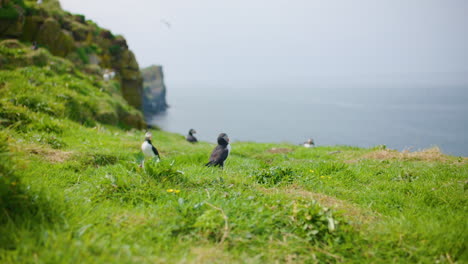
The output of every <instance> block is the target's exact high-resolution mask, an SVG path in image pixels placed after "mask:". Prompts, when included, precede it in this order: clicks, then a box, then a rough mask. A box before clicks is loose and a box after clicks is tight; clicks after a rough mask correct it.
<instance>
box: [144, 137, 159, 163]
mask: <svg viewBox="0 0 468 264" xmlns="http://www.w3.org/2000/svg"><path fill="white" fill-rule="evenodd" d="M152 138H153V134H151V132H146V134H145V141H144V142H143V144H141V150H142V151H143V154H144V155H145V157H148V158H154V157H158V159H161V157H160V156H159V152H158V150H157V149H156V148H155V147H154V146H153V144H152V143H151V139H152Z"/></svg>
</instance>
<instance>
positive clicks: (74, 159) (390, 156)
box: [0, 67, 468, 263]
mask: <svg viewBox="0 0 468 264" xmlns="http://www.w3.org/2000/svg"><path fill="white" fill-rule="evenodd" d="M31 74H32V75H31ZM31 80H32V81H31ZM73 83H76V84H79V85H77V86H73V85H70V84H73ZM67 84H68V85H67ZM100 85H103V84H102V83H101V82H94V81H93V80H88V79H87V78H86V76H81V75H80V74H71V73H69V72H63V73H60V74H57V71H53V70H51V69H50V68H48V67H42V68H41V67H24V68H19V69H11V70H8V71H0V103H1V104H2V108H1V111H0V114H1V116H0V117H1V122H0V125H2V126H3V129H2V132H1V133H0V136H1V138H2V140H1V142H0V159H1V162H2V166H0V172H1V177H0V202H1V204H0V262H2V263H17V262H39V263H57V262H58V263H60V262H62V263H69V262H76V263H106V262H107V263H109V262H146V263H154V262H156V263H158V262H195V263H206V262H208V263H212V262H218V263H228V262H253V263H260V262H262V263H269V262H273V261H281V262H288V261H295V262H316V261H325V262H341V261H344V262H355V263H362V262H381V263H388V262H398V263H401V262H409V261H411V262H436V261H441V262H446V263H452V262H459V263H463V262H467V261H468V256H467V252H466V244H467V221H466V216H467V200H468V199H467V193H466V191H465V189H466V179H467V178H468V165H467V160H466V159H464V158H456V157H447V156H444V155H441V154H440V153H438V152H436V151H434V152H430V151H428V152H422V153H413V154H402V153H397V152H392V151H388V150H385V149H383V148H374V149H360V148H354V147H346V146H336V147H317V148H314V149H305V148H301V147H299V146H292V145H287V144H259V143H249V142H234V143H233V144H232V145H233V151H232V155H231V156H230V157H229V160H228V162H227V164H226V168H225V169H224V170H220V169H217V168H207V167H204V166H203V164H204V163H205V162H206V161H207V159H208V156H209V153H210V151H211V150H212V148H213V145H212V144H209V143H203V142H202V143H200V144H197V145H191V144H189V143H187V142H185V141H184V138H183V137H182V136H180V135H176V134H171V133H167V132H162V131H153V134H154V142H155V145H156V146H157V147H158V149H159V150H160V152H161V153H162V155H163V161H162V162H160V163H154V162H151V161H147V162H146V166H145V168H144V169H143V168H140V167H139V166H138V165H139V163H140V161H141V159H142V156H141V153H140V150H139V146H140V144H141V141H142V138H143V136H144V132H142V131H137V130H124V129H121V128H118V127H116V126H110V125H102V124H101V123H99V122H98V121H96V120H95V119H97V118H98V117H99V115H98V112H99V111H98V110H99V109H101V108H99V107H98V108H96V109H97V110H93V111H91V112H89V113H88V112H86V109H84V108H83V104H80V103H79V102H88V103H89V104H90V105H91V106H93V105H98V104H97V102H99V100H98V99H99V98H104V99H105V100H106V101H108V104H109V105H113V104H123V103H122V101H121V100H120V99H118V98H117V99H115V100H114V99H112V95H111V94H110V93H106V92H105V91H104V92H103V91H101V90H100V89H99V87H100ZM104 90H105V89H104ZM61 94H66V95H67V96H68V97H67V98H69V99H67V100H66V101H62V99H63V97H61V96H58V95H61ZM57 96H58V97H57ZM70 101H71V102H74V101H77V102H78V104H72V105H73V106H76V107H77V109H78V110H82V111H83V112H82V113H81V114H83V116H82V115H76V114H78V113H76V112H67V111H66V110H67V109H66V108H67V106H66V104H65V102H70ZM91 108H92V107H91ZM107 108H108V107H106V108H104V109H107ZM57 109H58V110H57ZM110 111H111V112H112V108H110ZM4 138H8V139H7V140H5V139H4ZM5 141H8V145H9V149H10V152H11V153H12V155H9V154H8V152H5V150H4V146H5V145H4V144H5ZM336 151H340V152H339V153H336ZM334 152H335V153H334ZM12 169H13V170H12ZM168 190H169V191H168ZM173 190H177V191H173ZM327 207H328V208H332V210H328V209H326V208H327Z"/></svg>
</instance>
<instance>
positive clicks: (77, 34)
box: [0, 0, 143, 110]
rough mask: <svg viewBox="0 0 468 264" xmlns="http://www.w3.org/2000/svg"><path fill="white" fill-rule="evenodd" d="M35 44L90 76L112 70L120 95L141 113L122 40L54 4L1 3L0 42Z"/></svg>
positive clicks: (139, 91) (136, 75) (139, 84)
mask: <svg viewBox="0 0 468 264" xmlns="http://www.w3.org/2000/svg"><path fill="white" fill-rule="evenodd" d="M9 38H10V39H11V38H12V39H19V40H21V41H25V42H30V43H34V42H35V43H37V44H38V45H39V47H43V48H47V49H48V50H49V51H50V52H51V53H52V54H53V55H55V56H60V57H63V58H66V59H68V60H71V61H72V62H73V63H74V64H75V65H76V66H77V67H78V68H80V69H82V70H84V71H87V72H89V69H90V67H89V65H90V64H92V65H95V66H93V67H92V69H93V73H98V72H99V71H101V72H102V71H103V70H104V69H112V70H113V71H115V72H116V73H117V75H116V78H117V79H118V80H119V81H120V83H121V89H122V91H121V93H122V95H123V97H124V98H125V100H127V102H128V103H129V104H130V105H132V106H133V107H135V108H137V109H139V110H142V106H143V78H142V76H141V73H140V69H139V66H138V63H137V61H136V59H135V55H134V54H133V52H132V51H130V50H129V49H128V45H127V41H126V40H125V39H124V38H123V37H121V36H114V34H112V32H110V31H108V30H105V29H102V28H99V27H98V26H97V25H96V24H94V23H93V22H92V21H89V20H88V21H87V20H86V19H85V17H84V16H82V15H72V14H70V13H68V12H65V11H63V10H62V9H61V7H60V3H59V2H58V1H57V0H43V1H42V3H41V4H38V3H37V1H36V0H0V39H9Z"/></svg>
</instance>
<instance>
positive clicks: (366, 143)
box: [150, 83, 468, 156]
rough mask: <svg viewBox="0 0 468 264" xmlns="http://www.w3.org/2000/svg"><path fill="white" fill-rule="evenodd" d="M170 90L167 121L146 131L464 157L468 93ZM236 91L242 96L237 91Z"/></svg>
mask: <svg viewBox="0 0 468 264" xmlns="http://www.w3.org/2000/svg"><path fill="white" fill-rule="evenodd" d="M397 86H398V87H386V86H383V85H380V86H379V85H373V84H372V83H370V84H366V85H362V86H359V85H355V86H354V87H349V86H346V87H345V85H333V86H325V85H290V86H289V85H285V84H282V85H276V84H274V83H273V84H269V85H251V84H246V85H245V86H239V85H236V86H234V85H214V84H208V83H207V84H203V83H187V84H183V83H179V84H173V85H169V88H168V98H167V99H168V102H169V105H170V108H169V109H168V111H167V112H166V113H163V114H160V115H157V116H154V118H153V119H152V120H151V122H150V123H153V124H156V125H158V126H159V127H161V128H162V129H163V130H166V131H170V132H176V133H180V134H184V135H185V134H186V133H187V132H188V130H189V129H190V128H194V129H196V130H197V132H198V133H197V134H196V136H197V137H198V138H199V140H204V141H209V142H215V141H216V137H217V135H218V134H219V133H220V132H226V133H227V134H228V135H229V136H230V138H231V141H232V142H235V141H255V142H289V143H293V144H299V143H302V142H304V141H306V140H307V139H308V138H313V139H314V141H315V143H316V145H317V146H323V145H350V146H359V147H372V146H377V145H382V144H383V145H386V146H387V147H388V148H391V149H396V150H400V151H401V150H405V149H408V150H411V151H416V150H420V149H424V148H430V147H433V146H438V147H439V148H441V150H442V151H443V152H444V153H447V154H451V155H456V156H468V133H467V132H468V86H467V87H465V86H463V85H461V86H460V85H459V86H457V85H453V86H450V87H444V86H443V85H435V86H431V85H424V84H423V85H416V87H405V85H404V84H403V85H402V84H398V85H397ZM239 87H241V88H239Z"/></svg>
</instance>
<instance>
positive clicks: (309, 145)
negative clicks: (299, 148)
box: [304, 143, 314, 148]
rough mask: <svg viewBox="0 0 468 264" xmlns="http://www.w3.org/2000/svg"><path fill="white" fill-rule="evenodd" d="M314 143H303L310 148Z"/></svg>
mask: <svg viewBox="0 0 468 264" xmlns="http://www.w3.org/2000/svg"><path fill="white" fill-rule="evenodd" d="M313 146H314V145H312V144H309V143H304V147H306V148H312V147H313Z"/></svg>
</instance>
